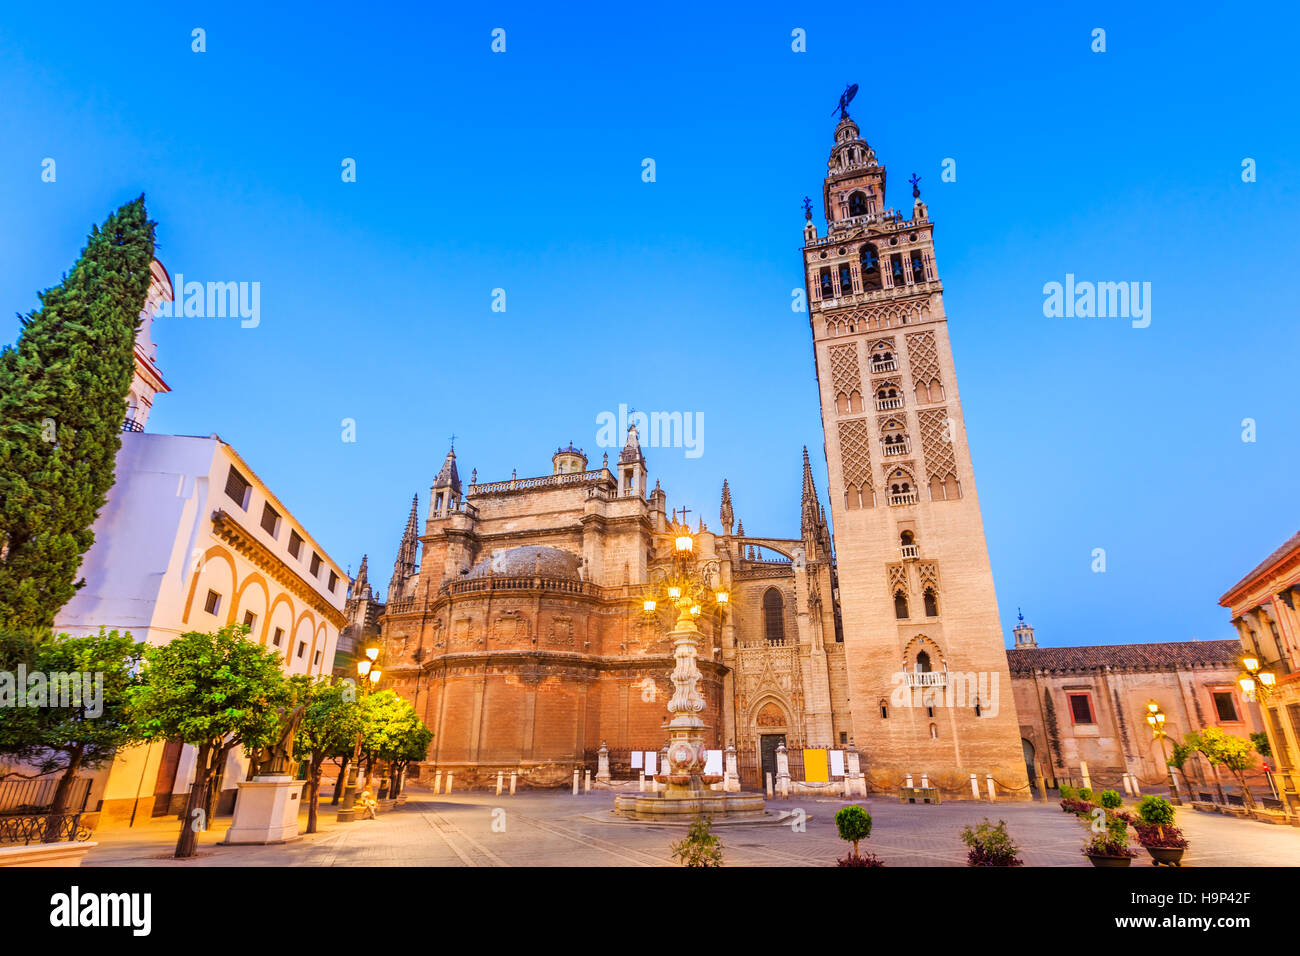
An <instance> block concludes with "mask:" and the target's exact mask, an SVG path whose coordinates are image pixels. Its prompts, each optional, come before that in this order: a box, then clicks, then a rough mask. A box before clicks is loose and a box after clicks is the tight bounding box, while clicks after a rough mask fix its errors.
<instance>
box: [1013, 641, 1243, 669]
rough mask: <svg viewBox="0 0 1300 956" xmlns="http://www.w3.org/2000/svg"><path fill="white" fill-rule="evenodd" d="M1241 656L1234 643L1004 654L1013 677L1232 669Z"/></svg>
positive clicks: (1031, 649) (1027, 649) (1026, 649)
mask: <svg viewBox="0 0 1300 956" xmlns="http://www.w3.org/2000/svg"><path fill="white" fill-rule="evenodd" d="M1239 656H1241V645H1240V644H1239V643H1237V642H1236V641H1171V642H1169V643H1164V644H1161V643H1152V644H1104V645H1096V646H1092V647H1020V648H1014V649H1012V650H1009V651H1007V664H1008V665H1009V666H1010V668H1011V673H1013V674H1027V673H1031V672H1032V671H1035V670H1046V671H1090V670H1100V669H1102V668H1105V667H1109V668H1110V669H1111V670H1166V669H1169V668H1174V667H1191V666H1201V667H1205V666H1213V665H1216V664H1222V665H1229V666H1231V665H1235V664H1236V662H1237V658H1238V657H1239Z"/></svg>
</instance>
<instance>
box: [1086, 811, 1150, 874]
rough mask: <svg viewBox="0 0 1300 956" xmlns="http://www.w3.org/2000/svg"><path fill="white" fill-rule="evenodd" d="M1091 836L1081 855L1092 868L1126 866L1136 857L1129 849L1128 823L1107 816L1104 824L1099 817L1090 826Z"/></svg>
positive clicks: (1118, 818)
mask: <svg viewBox="0 0 1300 956" xmlns="http://www.w3.org/2000/svg"><path fill="white" fill-rule="evenodd" d="M1091 829H1092V836H1091V837H1090V838H1089V840H1088V842H1087V843H1085V844H1084V845H1083V855H1084V856H1086V857H1087V858H1088V860H1089V861H1090V862H1091V863H1092V865H1093V866H1128V865H1129V864H1130V863H1132V862H1133V857H1135V856H1137V850H1131V849H1129V845H1128V821H1126V820H1124V819H1123V818H1122V817H1118V816H1114V815H1110V814H1108V815H1107V816H1106V817H1105V823H1104V824H1101V818H1100V817H1099V818H1098V819H1097V820H1096V821H1095V822H1094V823H1093V826H1092V828H1091Z"/></svg>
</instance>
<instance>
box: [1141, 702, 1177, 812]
mask: <svg viewBox="0 0 1300 956" xmlns="http://www.w3.org/2000/svg"><path fill="white" fill-rule="evenodd" d="M1147 723H1148V724H1150V725H1151V736H1152V738H1153V739H1155V740H1158V741H1160V752H1161V753H1163V754H1164V755H1165V773H1167V774H1169V795H1170V802H1171V803H1179V804H1180V803H1182V800H1181V799H1180V798H1179V794H1178V780H1177V779H1176V778H1175V777H1174V768H1173V767H1171V766H1169V734H1168V733H1166V732H1165V712H1164V711H1163V710H1161V709H1160V705H1159V704H1157V703H1156V702H1155V701H1154V700H1152V701H1148V702H1147Z"/></svg>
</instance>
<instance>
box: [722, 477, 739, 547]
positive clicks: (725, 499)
mask: <svg viewBox="0 0 1300 956" xmlns="http://www.w3.org/2000/svg"><path fill="white" fill-rule="evenodd" d="M718 517H720V518H721V519H722V533H723V534H725V535H730V534H731V525H732V523H733V522H734V521H735V519H736V516H735V513H734V512H733V511H732V510H731V489H730V488H728V487H727V479H726V478H723V479H722V507H721V509H720V510H719V512H718Z"/></svg>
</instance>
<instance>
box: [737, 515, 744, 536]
mask: <svg viewBox="0 0 1300 956" xmlns="http://www.w3.org/2000/svg"><path fill="white" fill-rule="evenodd" d="M736 536H737V537H739V538H743V537H744V536H745V522H744V520H743V519H742V520H741V522H740V523H739V524H737V525H736Z"/></svg>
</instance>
